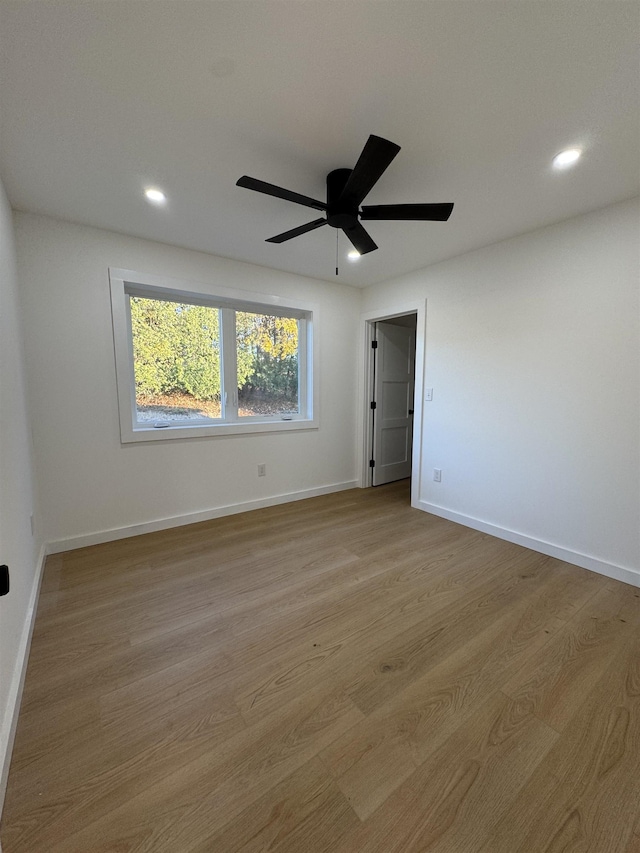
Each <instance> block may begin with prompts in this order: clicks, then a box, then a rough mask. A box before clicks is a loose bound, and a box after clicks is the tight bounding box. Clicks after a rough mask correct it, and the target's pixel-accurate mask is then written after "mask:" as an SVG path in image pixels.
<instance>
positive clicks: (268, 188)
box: [236, 175, 327, 210]
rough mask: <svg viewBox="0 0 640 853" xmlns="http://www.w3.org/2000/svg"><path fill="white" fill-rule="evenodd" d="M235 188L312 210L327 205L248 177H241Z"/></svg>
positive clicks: (325, 207) (321, 208)
mask: <svg viewBox="0 0 640 853" xmlns="http://www.w3.org/2000/svg"><path fill="white" fill-rule="evenodd" d="M236 186H237V187H246V188H247V189H248V190H255V191H256V192H259V193H264V194H265V195H273V196H275V197H276V198H283V199H284V200H285V201H294V202H295V203H296V204H304V205H305V207H313V208H314V210H326V209H327V205H326V204H325V203H324V202H323V201H316V199H315V198H309V196H307V195H300V193H294V192H291V190H285V189H283V188H282V187H277V186H276V185H275V184H267V183H266V182H265V181H259V180H258V179H257V178H250V177H249V176H248V175H243V176H242V177H241V178H240V180H239V181H236Z"/></svg>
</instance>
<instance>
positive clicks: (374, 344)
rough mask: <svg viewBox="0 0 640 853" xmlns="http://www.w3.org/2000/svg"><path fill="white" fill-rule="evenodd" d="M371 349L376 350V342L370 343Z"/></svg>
mask: <svg viewBox="0 0 640 853" xmlns="http://www.w3.org/2000/svg"><path fill="white" fill-rule="evenodd" d="M371 349H378V341H371Z"/></svg>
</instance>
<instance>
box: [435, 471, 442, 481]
mask: <svg viewBox="0 0 640 853" xmlns="http://www.w3.org/2000/svg"><path fill="white" fill-rule="evenodd" d="M433 481H434V483H441V482H442V468H434V469H433Z"/></svg>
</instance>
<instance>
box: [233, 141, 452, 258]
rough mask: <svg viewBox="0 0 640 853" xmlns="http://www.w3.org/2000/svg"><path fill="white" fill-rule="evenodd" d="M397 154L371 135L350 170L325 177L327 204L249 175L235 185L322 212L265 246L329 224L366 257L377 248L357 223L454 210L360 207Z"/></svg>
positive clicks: (441, 215) (436, 216) (439, 217)
mask: <svg viewBox="0 0 640 853" xmlns="http://www.w3.org/2000/svg"><path fill="white" fill-rule="evenodd" d="M398 151H400V146H399V145H396V144H395V143H394V142H389V140H388V139H382V137H380V136H373V135H372V136H370V137H369V139H368V140H367V142H366V144H365V146H364V148H363V149H362V153H361V154H360V157H358V162H357V163H356V165H355V166H354V168H353V169H334V170H333V171H332V172H329V174H328V175H327V200H326V202H324V201H317V200H316V199H313V198H309V197H308V196H306V195H300V194H299V193H294V192H292V191H291V190H285V189H283V188H282V187H278V186H276V185H275V184H268V183H266V182H265V181H259V180H257V178H250V177H249V176H248V175H243V176H242V177H241V178H240V180H239V181H237V182H236V185H237V186H239V187H246V188H247V189H249V190H256V192H259V193H265V194H266V195H272V196H275V197H276V198H282V199H285V201H293V202H295V203H296V204H303V205H305V206H306V207H312V208H314V210H322V211H325V213H326V218H325V217H322V218H320V219H314V220H313V222H307V223H306V225H299V226H298V227H297V228H292V229H291V230H290V231H284V232H283V233H282V234H276V236H275V237H269V239H268V240H267V241H266V242H267V243H284V242H285V241H286V240H291V239H292V238H293V237H299V236H300V235H301V234H306V233H307V231H313V230H314V229H316V228H321V227H322V226H323V225H331V227H332V228H341V229H342V230H343V231H344V233H345V234H346V236H347V237H348V238H349V240H350V241H351V243H352V244H353V246H354V248H355V249H356V250H357V251H358V252H359V253H360V254H361V255H366V254H367V252H373V250H374V249H377V248H378V247H377V245H376V244H375V243H374V242H373V240H372V239H371V237H370V236H369V234H368V233H367V231H366V230H365V229H364V227H363V226H362V225H361V222H360V220H362V221H367V220H373V219H403V220H409V219H413V220H423V221H429V220H431V221H434V220H435V221H438V222H446V220H447V219H448V218H449V217H450V216H451V211H452V210H453V204H374V205H366V206H364V207H361V206H360V205H361V203H362V201H363V200H364V199H365V197H366V196H367V195H368V194H369V192H370V191H371V189H372V188H373V186H374V184H375V183H376V182H377V181H378V180H379V178H380V177H381V176H382V174H383V172H384V171H385V169H386V168H387V166H389V164H390V163H391V161H392V160H393V158H394V157H395V156H396V154H397V153H398Z"/></svg>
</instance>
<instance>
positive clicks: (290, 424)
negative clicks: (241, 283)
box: [110, 270, 317, 442]
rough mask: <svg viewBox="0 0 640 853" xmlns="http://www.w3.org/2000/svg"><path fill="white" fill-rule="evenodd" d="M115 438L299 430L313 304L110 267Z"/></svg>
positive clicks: (306, 400) (308, 413) (308, 403)
mask: <svg viewBox="0 0 640 853" xmlns="http://www.w3.org/2000/svg"><path fill="white" fill-rule="evenodd" d="M110 279H111V306H112V316H113V333H114V345H115V355H116V377H117V386H118V405H119V409H120V434H121V439H122V441H123V442H128V441H150V440H156V439H165V438H185V437H188V436H198V435H199V436H202V435H216V434H225V433H242V432H263V431H274V430H287V429H304V428H309V427H315V426H317V423H316V421H315V420H314V405H313V387H314V382H313V357H312V349H313V343H312V339H313V334H312V330H313V313H314V312H313V311H312V310H311V309H310V308H309V307H301V306H299V305H284V304H283V302H282V300H281V299H279V298H278V297H265V296H264V295H258V294H252V293H246V292H233V291H229V290H227V289H225V288H219V289H218V290H217V291H216V294H215V295H213V294H210V293H207V292H205V291H204V290H200V289H199V288H198V287H197V286H194V285H189V289H188V290H187V287H186V286H185V285H182V284H180V283H177V282H173V281H168V280H164V279H160V278H158V277H156V276H146V275H140V274H137V273H132V272H129V271H126V270H110Z"/></svg>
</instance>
